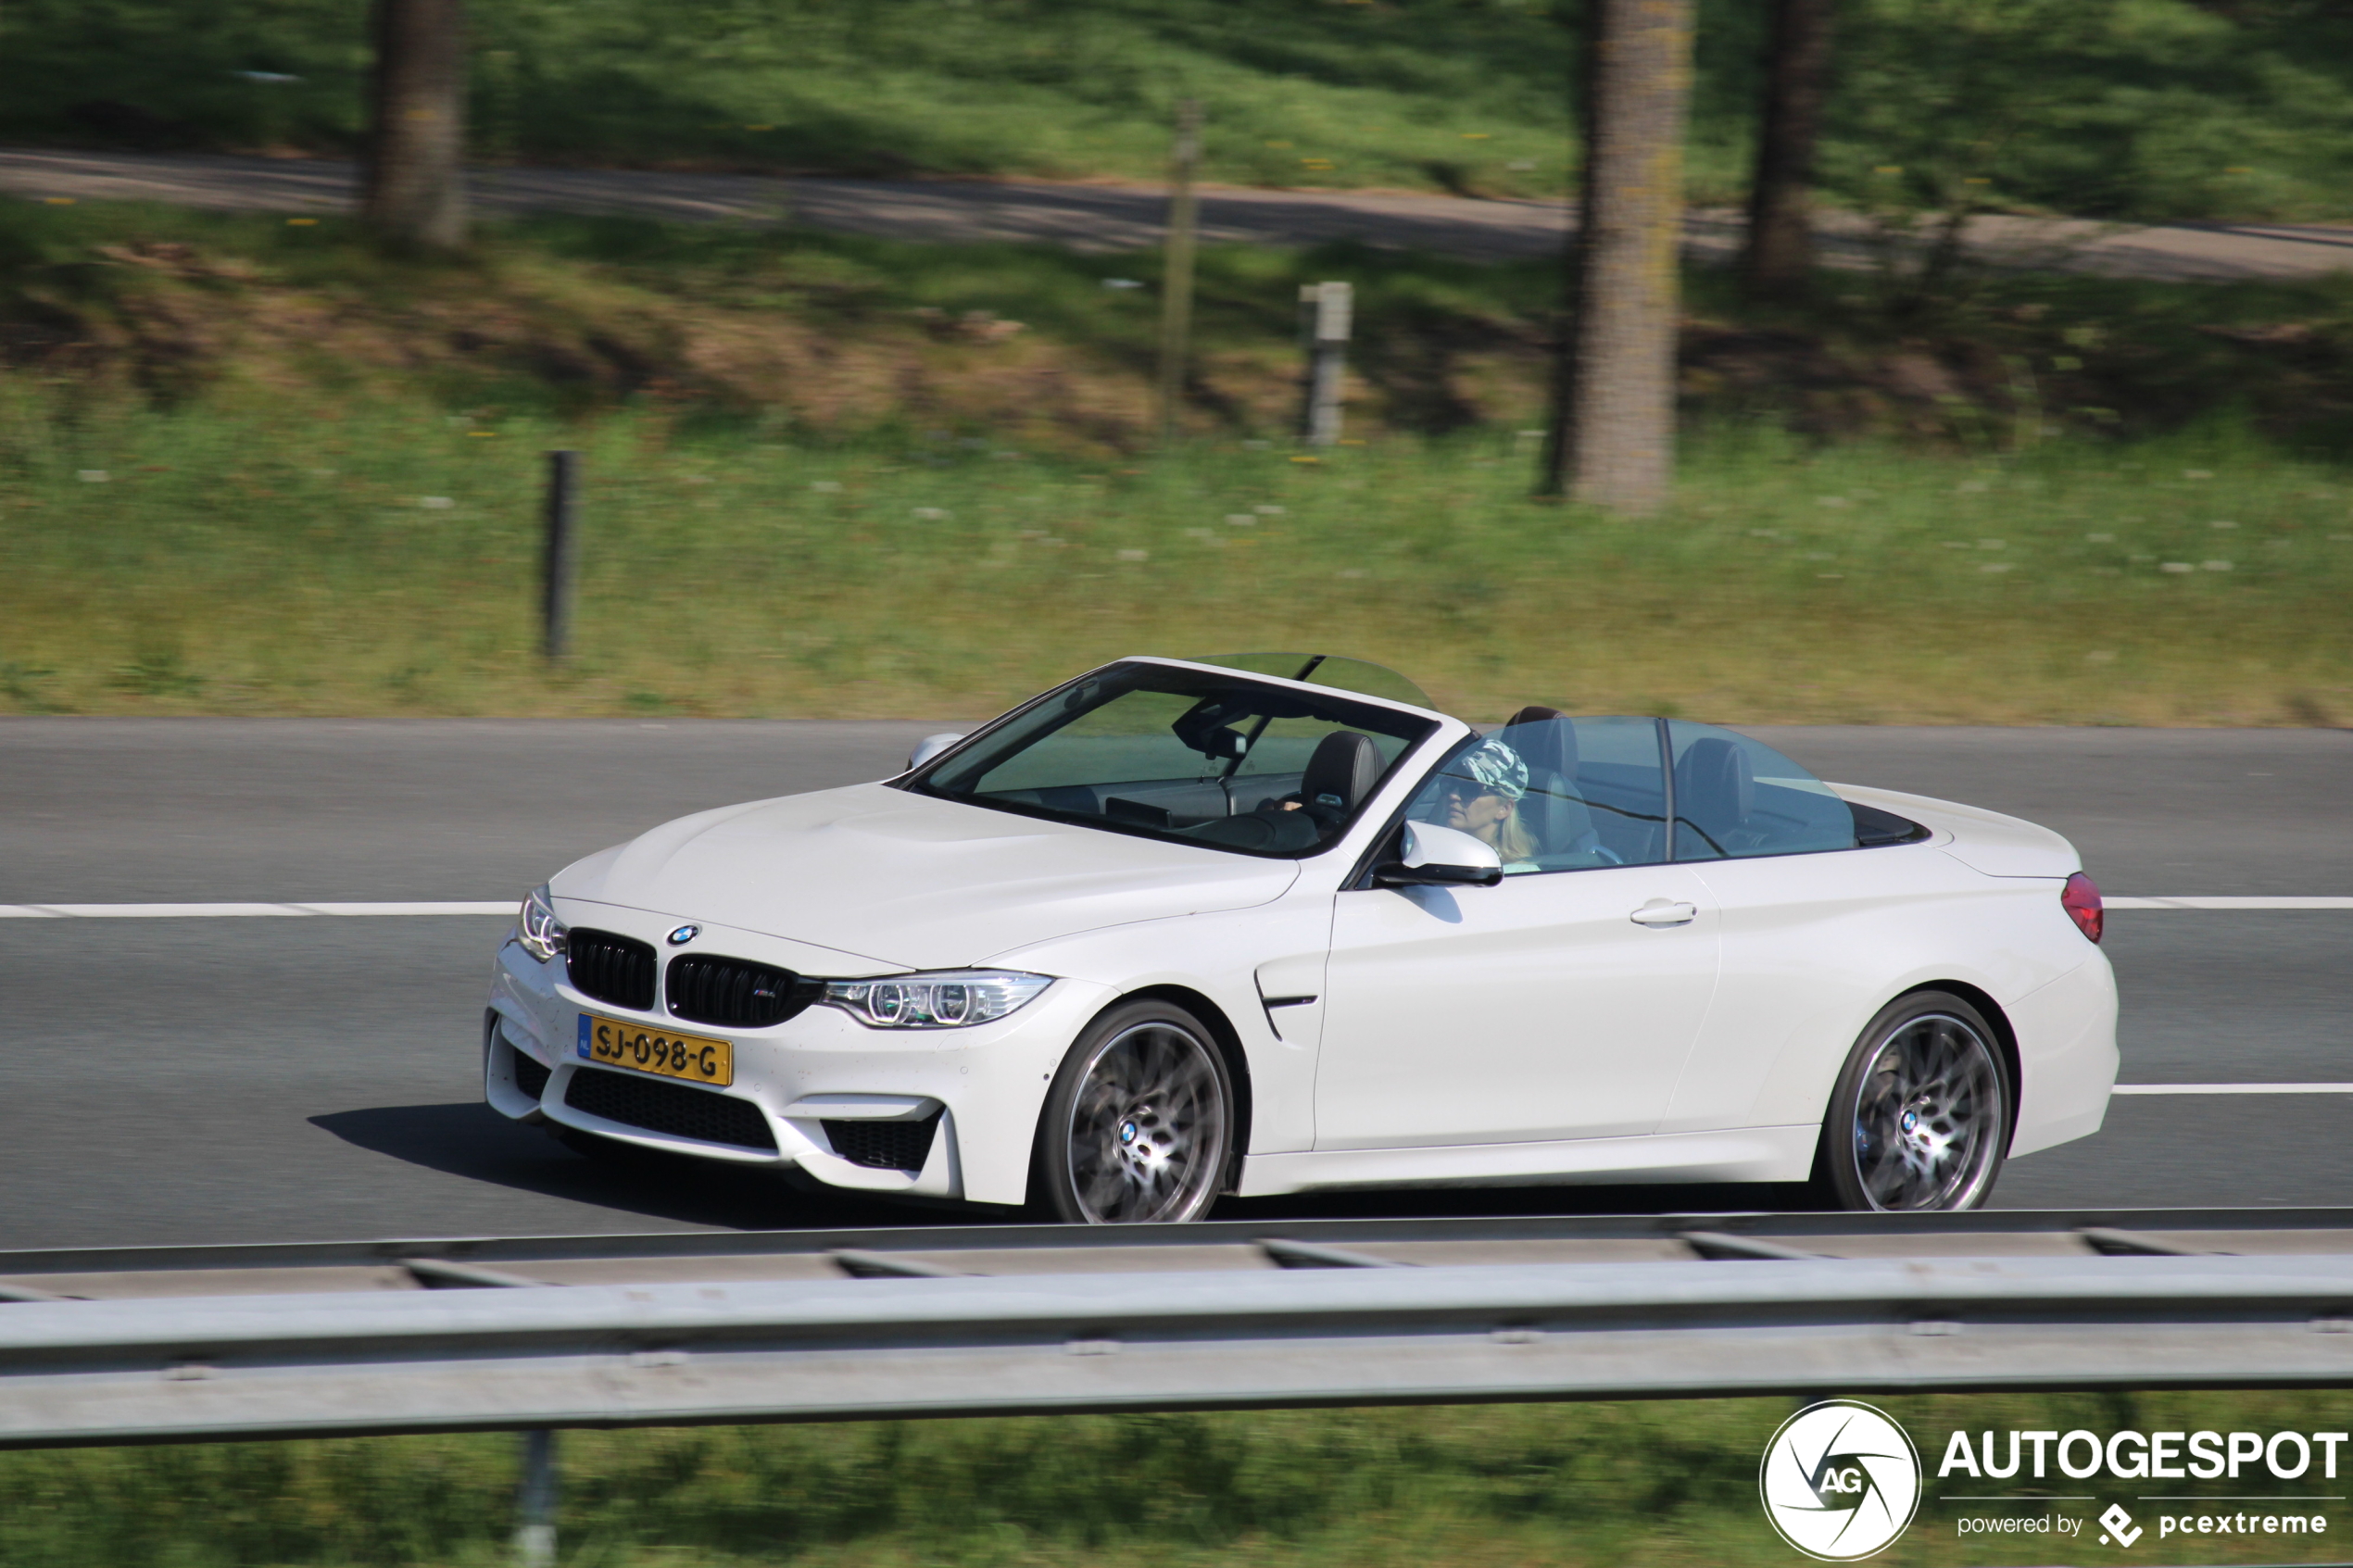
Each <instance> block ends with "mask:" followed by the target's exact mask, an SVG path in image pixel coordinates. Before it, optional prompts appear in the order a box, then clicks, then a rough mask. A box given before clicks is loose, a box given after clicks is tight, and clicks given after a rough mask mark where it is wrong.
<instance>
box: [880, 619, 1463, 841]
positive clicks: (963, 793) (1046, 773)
mask: <svg viewBox="0 0 2353 1568" xmlns="http://www.w3.org/2000/svg"><path fill="white" fill-rule="evenodd" d="M1437 727H1438V725H1437V723H1436V721H1433V720H1430V719H1426V718H1423V717H1420V716H1418V715H1416V714H1412V713H1401V712H1398V711H1397V710H1396V709H1388V708H1381V707H1378V706H1376V705H1374V704H1372V703H1367V702H1360V701H1356V700H1354V699H1353V698H1351V697H1349V696H1345V695H1344V694H1342V693H1340V692H1320V691H1318V692H1303V691H1296V690H1287V689H1285V688H1283V687H1280V686H1273V685H1266V684H1261V683H1259V682H1256V681H1252V680H1251V679H1249V678H1248V677H1246V676H1241V675H1220V674H1215V673H1213V672H1211V671H1202V670H1176V669H1171V668H1169V667H1167V666H1165V665H1158V664H1115V665H1113V666H1111V667H1109V668H1108V669H1105V670H1101V671H1097V672H1095V673H1094V674H1091V675H1088V676H1087V677H1086V678H1085V679H1083V680H1080V681H1078V682H1076V683H1074V684H1071V685H1070V686H1067V687H1065V688H1063V690H1062V691H1059V692H1054V693H1050V694H1048V696H1045V697H1044V698H1042V699H1040V700H1039V701H1038V702H1037V703H1036V704H1034V705H1032V706H1031V707H1030V708H1028V709H1026V710H1024V711H1022V712H1020V713H1018V714H1016V715H1015V716H1014V717H1013V719H1012V720H1011V721H1008V722H1007V723H1006V724H1005V725H1004V726H1003V727H1002V728H1000V729H999V730H997V731H996V732H995V733H993V734H988V735H985V736H983V737H982V738H981V739H980V740H979V741H978V742H977V743H976V744H975V745H973V746H967V747H965V748H963V749H962V750H960V751H957V752H954V753H952V754H950V756H948V757H945V758H943V759H940V761H938V762H937V763H936V764H934V765H933V766H932V767H930V768H928V769H925V770H924V771H919V772H918V773H916V774H915V775H914V776H913V777H912V778H911V779H909V780H907V781H905V782H904V783H903V784H902V785H901V787H903V788H907V789H912V790H914V791H916V792H917V793H919V794H924V795H936V796H939V797H944V798H946V799H950V800H962V801H966V802H968V803H970V804H972V805H975V806H986V807H989V808H991V809H996V810H1000V811H1015V812H1019V813H1022V814H1024V815H1026V816H1036V817H1048V818H1051V819H1053V820H1056V821H1059V822H1084V823H1086V824H1087V825H1088V826H1090V827H1101V828H1105V829H1109V830H1111V831H1114V832H1117V833H1126V834H1139V835H1141V836H1144V837H1148V838H1165V839H1174V840H1176V841H1179V842H1183V843H1190V844H1202V845H1207V846H1210V847H1214V848H1219V849H1229V850H1235V851H1238V852H1240V853H1243V854H1253V855H1277V856H1285V857H1297V856H1302V855H1312V854H1314V853H1315V852H1316V851H1317V850H1319V849H1322V848H1324V847H1326V846H1327V845H1329V844H1330V843H1331V842H1332V841H1333V840H1334V839H1336V838H1338V837H1339V836H1340V834H1341V832H1342V831H1343V830H1345V829H1346V827H1347V825H1348V823H1349V822H1352V821H1353V819H1354V818H1355V815H1356V812H1357V810H1358V809H1359V808H1361V807H1362V806H1363V805H1364V803H1365V800H1366V799H1367V798H1368V797H1371V795H1372V794H1373V792H1374V790H1375V789H1376V788H1377V787H1378V784H1379V783H1380V781H1381V779H1382V778H1383V777H1385V776H1386V775H1387V774H1388V772H1389V771H1390V768H1391V767H1393V766H1395V764H1396V762H1397V759H1399V758H1401V757H1403V755H1405V753H1407V752H1408V751H1411V750H1412V749H1413V748H1414V746H1416V744H1418V743H1419V742H1420V741H1422V740H1423V739H1424V738H1426V737H1427V736H1428V734H1430V733H1431V732H1432V731H1433V730H1435V729H1436V728H1437Z"/></svg>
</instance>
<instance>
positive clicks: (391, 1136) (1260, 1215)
mask: <svg viewBox="0 0 2353 1568" xmlns="http://www.w3.org/2000/svg"><path fill="white" fill-rule="evenodd" d="M310 1123H311V1125H313V1126H315V1127H319V1128H321V1129H322V1130H324V1131H326V1132H329V1133H332V1134H333V1135H335V1136H336V1137H339V1138H341V1139H343V1140H344V1142H346V1143H347V1144H351V1145H353V1146H354V1147H356V1148H364V1149H366V1150H368V1151H369V1152H370V1153H371V1154H381V1155H384V1156H387V1157H389V1158H391V1159H394V1160H403V1161H406V1162H407V1163H409V1164H411V1165H418V1166H422V1167H423V1168H424V1169H426V1170H430V1171H438V1172H440V1173H443V1174H444V1175H450V1176H458V1177H460V1178H462V1179H464V1180H467V1181H474V1182H486V1183H490V1184H492V1185H497V1186H503V1187H509V1188H512V1189H514V1190H516V1191H518V1192H528V1193H534V1194H537V1195H539V1196H541V1197H546V1198H562V1199H564V1200H566V1201H569V1202H573V1203H582V1204H587V1205H589V1206H591V1207H594V1208H598V1209H605V1210H616V1211H619V1212H623V1213H632V1214H642V1215H644V1216H646V1217H647V1218H648V1219H651V1220H658V1221H663V1222H667V1223H672V1224H687V1225H714V1226H718V1227H721V1228H724V1229H728V1230H778V1229H791V1230H815V1229H825V1230H831V1229H848V1230H863V1229H870V1228H889V1229H897V1228H901V1227H906V1226H916V1225H969V1224H988V1223H1000V1222H1002V1221H1006V1220H1018V1219H1020V1218H1021V1216H1020V1215H1019V1214H1018V1213H1017V1212H1013V1211H1010V1210H1002V1209H995V1208H983V1207H980V1206H976V1205H975V1206H973V1207H964V1206H961V1205H956V1206H940V1207H931V1206H924V1207H918V1206H915V1205H912V1204H905V1203H885V1202H875V1201H873V1200H871V1199H863V1198H855V1197H851V1196H849V1195H843V1196H840V1197H836V1196H833V1195H831V1194H825V1193H811V1192H805V1191H802V1190H799V1189H797V1188H795V1187H792V1186H789V1185H786V1183H785V1182H784V1181H783V1180H782V1179H781V1178H779V1177H778V1176H777V1175H776V1174H775V1173H773V1172H769V1171H762V1170H747V1169H744V1168H742V1167H739V1166H733V1165H725V1164H721V1163H718V1162H716V1161H712V1160H688V1159H683V1158H679V1157H676V1156H672V1155H664V1154H658V1153H655V1152H653V1151H651V1150H646V1149H634V1148H625V1147H622V1146H614V1148H613V1149H612V1152H611V1154H610V1156H608V1157H600V1158H596V1159H590V1158H587V1157H585V1156H583V1155H581V1154H578V1153H575V1152H573V1150H572V1149H571V1148H566V1147H565V1146H563V1145H561V1144H559V1143H558V1142H556V1141H555V1140H554V1139H553V1138H551V1137H549V1136H547V1135H546V1134H545V1133H542V1132H541V1131H539V1130H538V1129H537V1128H535V1127H525V1126H521V1125H519V1124H517V1123H512V1122H510V1121H508V1120H507V1119H506V1118H505V1117H503V1116H500V1115H499V1114H497V1112H496V1111H494V1110H491V1109H490V1108H489V1107H487V1106H485V1105H484V1104H482V1103H481V1102H480V1101H478V1100H471V1101H459V1102H456V1103H453V1104H446V1105H383V1106H371V1107H368V1108H366V1109H363V1110H338V1111H333V1112H331V1113H329V1114H327V1115H323V1116H313V1117H311V1118H310ZM1815 1207H1818V1203H1817V1201H1816V1200H1815V1199H1813V1198H1811V1197H1809V1195H1808V1192H1807V1189H1806V1187H1804V1186H1799V1185H1789V1186H1752V1185H1738V1186H1735V1185H1718V1186H1533V1187H1450V1188H1436V1189H1429V1190H1423V1191H1403V1192H1395V1191H1392V1192H1377V1191H1367V1192H1327V1193H1302V1194H1299V1195H1296V1196H1293V1197H1288V1198H1225V1199H1223V1200H1221V1201H1220V1202H1219V1203H1218V1205H1217V1207H1216V1208H1215V1209H1214V1210H1213V1211H1212V1212H1211V1214H1210V1218H1212V1219H1214V1220H1372V1219H1422V1218H1439V1217H1454V1216H1466V1217H1478V1216H1487V1215H1510V1216H1527V1215H1544V1214H1723V1213H1740V1212H1747V1211H1753V1210H1799V1209H1810V1208H1815ZM532 1228H535V1227H532V1226H530V1225H528V1224H526V1225H519V1226H517V1227H516V1230H517V1233H518V1234H520V1233H521V1232H522V1231H524V1230H529V1229H532Z"/></svg>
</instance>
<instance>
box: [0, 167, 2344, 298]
mask: <svg viewBox="0 0 2353 1568" xmlns="http://www.w3.org/2000/svg"><path fill="white" fill-rule="evenodd" d="M355 189H356V179H355V174H354V169H353V166H352V165H351V164H348V163H344V162H338V161H335V160H332V159H326V158H258V157H222V156H218V155H211V154H158V153H100V152H69V151H57V150H50V149H36V148H18V149H0V193H6V194H12V195H19V196H28V197H31V198H33V199H36V200H57V199H70V200H76V201H161V202H170V203H173V204H176V205H179V206H184V207H210V208H213V209H216V210H221V211H232V212H341V211H346V210H347V209H349V207H351V205H352V195H353V192H354V191H355ZM473 196H474V199H475V201H477V202H478V203H480V204H481V205H482V206H483V207H486V208H488V209H489V210H491V211H493V212H509V213H513V212H531V211H546V212H590V213H596V212H606V213H629V214H633V215H635V216H637V217H643V218H667V219H673V220H694V221H703V220H716V219H734V220H750V221H755V222H775V221H779V220H784V221H790V222H794V223H805V224H807V225H809V226H810V227H811V228H814V229H825V230H832V231H835V232H843V233H852V234H872V235H876V236H879V237H882V238H887V239H899V240H920V241H929V242H933V243H937V244H960V243H969V242H973V241H1013V242H1018V243H1026V244H1033V245H1064V246H1068V247H1069V248H1071V249H1074V250H1081V251H1096V252H1114V251H1132V250H1146V249H1150V248H1151V247H1153V246H1156V245H1159V244H1160V242H1161V224H1162V221H1163V220H1164V216H1165V212H1166V207H1167V198H1166V196H1165V194H1164V193H1163V192H1162V191H1160V190H1159V189H1157V188H1155V187H1151V186H1142V185H1111V184H1056V183H1051V182H1042V181H982V180H841V179H827V178H813V177H798V176H785V177H770V176H763V175H754V174H689V173H677V172H672V171H667V170H661V171H656V170H646V169H477V170H476V171H475V173H474V182H473ZM1569 221H1570V220H1569V212H1568V207H1567V204H1566V203H1563V202H1549V201H1478V200H1472V199H1469V198H1466V197H1460V196H1441V195H1423V194H1412V193H1406V192H1385V191H1263V190H1238V189H1230V188H1222V189H1221V188H1211V189H1207V190H1204V191H1203V192H1202V197H1201V224H1202V240H1203V241H1204V242H1205V243H1207V244H1211V245H1321V244H1326V243H1329V242H1332V241H1339V240H1351V241H1356V242H1359V243H1362V244H1365V245H1378V246H1383V247H1390V248H1397V249H1408V250H1426V251H1435V252H1438V253H1440V254H1443V255H1451V256H1463V257H1470V258H1471V259H1473V260H1479V261H1492V260H1499V259H1504V258H1507V257H1553V256H1557V255H1558V254H1560V246H1561V236H1562V235H1563V233H1565V232H1567V229H1568V227H1569ZM1816 223H1817V227H1818V231H1819V244H1820V253H1821V256H1822V258H1823V261H1824V263H1825V264H1826V265H1829V266H1832V267H1852V268H1861V267H1867V266H1869V265H1871V264H1872V261H1871V252H1870V249H1869V245H1867V244H1866V237H1867V232H1868V226H1867V225H1866V224H1865V223H1864V221H1863V220H1860V219H1858V218H1856V217H1855V216H1853V215H1852V214H1848V213H1841V212H1835V211H1828V210H1825V211H1823V212H1821V213H1819V214H1818V217H1817V219H1816ZM1745 232H1746V220H1745V219H1743V217H1742V215H1741V214H1739V213H1737V212H1732V211H1728V210H1721V209H1707V208H1698V209H1694V210H1692V212H1691V213H1690V214H1689V215H1688V216H1687V218H1686V220H1685V222H1684V231H1683V244H1684V249H1685V251H1686V252H1687V253H1688V254H1689V255H1691V256H1692V257H1694V258H1696V259H1702V260H1711V261H1718V262H1725V261H1730V260H1731V259H1732V257H1734V256H1735V255H1736V254H1737V252H1738V251H1739V248H1740V245H1741V243H1742V239H1743V235H1744V234H1745ZM1968 242H1969V245H1970V247H1971V248H1972V249H1974V250H1976V251H1977V252H1979V253H1980V254H1982V255H1986V256H1991V257H1998V258H2000V259H2002V260H2004V261H2007V262H2008V263H2010V264H2013V265H2021V266H2035V267H2051V268H2057V269H2060V270H2069V271H2081V272H2089V273H2094V274H2097V275H2100V276H2104V277H2119V278H2171V279H2180V280H2191V279H2204V280H2208V281H2211V282H2233V281H2241V280H2248V279H2257V278H2299V277H2310V276H2313V275H2316V274H2319V273H2323V272H2333V271H2336V270H2339V269H2342V268H2344V267H2346V266H2347V265H2348V264H2353V229H2348V228H2345V227H2340V226H2335V225H2330V224H2317V223H2306V224H2296V223H2210V224H2175V225H2164V226H2158V227H2150V228H2141V227H2127V226H2124V225H2114V224H2102V223H2094V222H2089V221H2084V220H2074V219H2042V218H2010V217H2002V216H1988V217H1983V218H1979V219H1976V220H1972V221H1971V222H1970V224H1969V230H1968Z"/></svg>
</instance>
